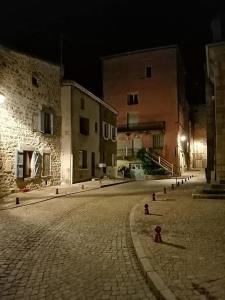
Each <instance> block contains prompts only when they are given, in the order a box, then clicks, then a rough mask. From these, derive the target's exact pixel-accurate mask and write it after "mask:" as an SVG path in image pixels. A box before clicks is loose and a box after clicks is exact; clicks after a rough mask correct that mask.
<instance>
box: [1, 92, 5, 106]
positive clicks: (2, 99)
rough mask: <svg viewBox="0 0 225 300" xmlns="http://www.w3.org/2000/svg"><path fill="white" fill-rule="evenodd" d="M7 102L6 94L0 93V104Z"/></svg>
mask: <svg viewBox="0 0 225 300" xmlns="http://www.w3.org/2000/svg"><path fill="white" fill-rule="evenodd" d="M4 102H5V96H4V95H3V94H0V104H3V103H4Z"/></svg>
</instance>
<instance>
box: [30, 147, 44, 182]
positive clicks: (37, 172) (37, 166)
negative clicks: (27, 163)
mask: <svg viewBox="0 0 225 300" xmlns="http://www.w3.org/2000/svg"><path fill="white" fill-rule="evenodd" d="M32 159H34V177H40V176H41V161H42V157H41V153H40V152H38V151H35V152H34V153H33V158H32Z"/></svg>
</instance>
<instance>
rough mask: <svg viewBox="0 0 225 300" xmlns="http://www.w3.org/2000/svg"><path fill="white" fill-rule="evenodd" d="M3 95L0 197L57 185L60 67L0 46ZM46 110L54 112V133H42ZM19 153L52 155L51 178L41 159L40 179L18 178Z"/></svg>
mask: <svg viewBox="0 0 225 300" xmlns="http://www.w3.org/2000/svg"><path fill="white" fill-rule="evenodd" d="M0 93H1V94H3V95H4V96H5V102H4V103H3V104H0V195H1V196H3V195H5V194H7V193H10V192H14V191H17V190H19V189H21V188H24V187H27V188H35V187H39V186H43V185H51V184H58V183H59V182H60V173H61V167H60V151H61V150H60V132H61V128H60V127H61V107H60V68H59V66H56V65H53V64H50V63H47V62H44V61H41V60H39V59H36V58H32V57H29V56H27V55H24V54H20V53H17V52H14V51H12V50H9V49H6V48H3V47H1V48H0ZM43 108H45V109H46V108H47V109H48V110H51V116H52V119H51V120H52V123H51V124H52V130H53V132H51V133H42V132H40V126H39V124H40V112H41V111H43ZM53 116H54V117H53ZM18 151H20V153H23V151H31V153H32V152H37V153H39V154H40V157H42V155H43V153H48V154H50V163H51V170H50V173H49V175H48V176H43V172H42V167H43V166H42V160H40V161H39V163H40V166H39V167H40V168H39V170H40V172H38V173H37V174H38V176H35V178H34V176H33V177H27V178H18V161H17V154H18ZM21 171H22V172H23V166H22V167H21ZM31 174H33V172H32V171H31ZM37 174H36V175H37Z"/></svg>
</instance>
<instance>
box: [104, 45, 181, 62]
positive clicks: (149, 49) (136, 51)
mask: <svg viewBox="0 0 225 300" xmlns="http://www.w3.org/2000/svg"><path fill="white" fill-rule="evenodd" d="M169 48H176V49H177V48H178V45H177V44H171V45H166V46H159V47H153V48H146V49H140V50H134V51H126V52H121V53H117V54H112V55H107V56H102V57H100V59H101V60H107V59H111V58H115V57H120V56H126V55H133V54H138V53H144V52H150V51H157V50H166V49H169Z"/></svg>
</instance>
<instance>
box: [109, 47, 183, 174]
mask: <svg viewBox="0 0 225 300" xmlns="http://www.w3.org/2000/svg"><path fill="white" fill-rule="evenodd" d="M103 94H104V99H106V101H107V102H108V103H109V104H110V105H112V106H113V107H115V108H116V109H117V110H118V112H119V114H118V120H117V122H118V140H117V142H118V157H128V156H129V155H130V154H131V155H133V154H135V153H136V151H137V150H138V149H140V148H142V147H144V148H151V149H153V150H154V151H155V152H157V153H158V154H160V155H161V156H163V157H165V158H166V159H167V160H168V161H170V162H172V163H173V164H174V166H175V168H176V169H177V171H178V173H179V172H182V171H183V170H184V169H186V168H188V165H189V163H188V161H189V157H188V150H189V149H188V145H187V141H188V136H189V129H188V128H189V127H188V104H187V101H186V98H185V91H184V69H183V64H182V60H181V57H180V53H179V50H178V48H177V47H176V46H171V47H164V48H154V49H147V50H140V51H135V52H128V53H124V54H118V55H114V56H110V57H106V58H104V59H103ZM182 135H185V136H186V137H187V140H186V142H185V144H184V143H181V142H180V141H179V137H180V136H182Z"/></svg>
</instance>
